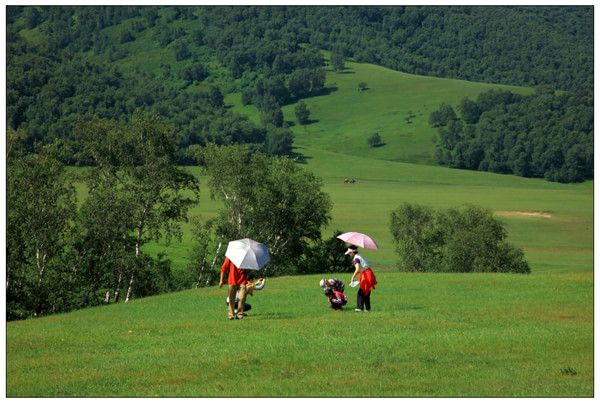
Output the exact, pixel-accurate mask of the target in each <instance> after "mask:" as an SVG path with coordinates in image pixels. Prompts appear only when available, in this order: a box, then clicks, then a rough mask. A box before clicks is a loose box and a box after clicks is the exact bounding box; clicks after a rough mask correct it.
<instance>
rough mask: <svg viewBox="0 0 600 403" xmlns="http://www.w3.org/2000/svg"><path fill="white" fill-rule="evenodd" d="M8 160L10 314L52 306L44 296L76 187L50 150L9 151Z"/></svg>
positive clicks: (37, 311)
mask: <svg viewBox="0 0 600 403" xmlns="http://www.w3.org/2000/svg"><path fill="white" fill-rule="evenodd" d="M7 161H8V163H7V181H6V182H7V197H6V200H7V214H6V216H7V231H6V233H7V237H6V239H7V264H6V292H7V314H8V317H9V318H10V319H14V318H19V317H27V316H30V315H36V316H37V315H41V314H44V313H46V312H48V311H49V310H54V309H53V308H52V307H51V306H50V304H49V299H48V295H49V294H51V293H52V292H53V288H61V287H65V286H66V284H64V283H58V284H52V283H51V282H50V280H49V278H50V277H51V276H52V274H53V273H51V271H53V270H60V269H59V265H58V264H57V260H58V259H60V258H61V256H62V254H63V249H64V246H65V243H66V238H67V231H68V230H69V228H70V224H71V221H72V218H73V215H74V213H75V191H74V188H73V187H72V186H71V185H69V184H68V183H67V180H66V175H65V171H64V167H63V165H62V164H61V163H60V162H59V161H57V160H55V159H54V158H53V157H52V156H51V155H50V154H49V153H46V152H44V151H41V152H39V153H36V154H28V155H25V154H16V155H10V156H9V158H8V160H7Z"/></svg>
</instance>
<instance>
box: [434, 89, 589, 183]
mask: <svg viewBox="0 0 600 403" xmlns="http://www.w3.org/2000/svg"><path fill="white" fill-rule="evenodd" d="M458 109H459V114H458V115H457V114H456V112H455V111H454V109H453V108H452V107H451V106H449V105H442V106H441V107H440V108H439V109H438V110H436V111H434V112H433V113H432V114H431V116H430V124H431V125H432V126H434V127H439V135H440V142H439V144H438V145H437V150H436V158H437V160H438V162H439V163H440V164H443V165H448V166H451V167H454V168H465V169H475V170H480V171H490V172H498V173H513V174H516V175H519V176H525V177H541V178H545V179H547V180H551V181H555V182H580V181H583V180H585V179H591V178H593V177H594V152H593V150H594V102H593V99H592V96H591V94H590V93H588V92H571V93H563V94H556V93H555V92H554V91H552V90H551V89H548V88H543V87H539V88H538V90H537V91H536V93H535V94H533V95H530V96H523V95H517V94H513V93H511V92H508V91H494V90H492V91H489V92H486V93H483V94H481V95H479V97H478V98H477V100H470V99H468V98H465V99H463V100H462V102H461V103H460V105H459V106H458Z"/></svg>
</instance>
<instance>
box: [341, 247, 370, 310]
mask: <svg viewBox="0 0 600 403" xmlns="http://www.w3.org/2000/svg"><path fill="white" fill-rule="evenodd" d="M345 255H350V257H352V265H353V266H354V274H352V278H351V279H350V283H352V282H353V281H354V278H355V277H356V275H357V274H358V285H359V288H358V295H357V297H356V309H355V311H356V312H363V308H364V312H369V311H370V310H371V291H372V290H373V289H375V285H376V284H377V279H376V278H375V274H374V273H373V270H371V268H370V267H369V264H368V263H367V260H366V259H365V258H364V257H362V256H361V255H359V254H358V248H357V247H356V246H354V245H353V246H350V247H349V248H348V250H347V251H346V253H345Z"/></svg>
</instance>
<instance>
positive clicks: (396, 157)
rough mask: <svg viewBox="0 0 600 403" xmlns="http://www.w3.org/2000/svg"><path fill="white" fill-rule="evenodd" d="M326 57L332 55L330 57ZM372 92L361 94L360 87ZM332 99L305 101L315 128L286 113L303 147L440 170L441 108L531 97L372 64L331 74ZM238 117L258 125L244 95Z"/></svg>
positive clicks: (289, 109) (290, 108)
mask: <svg viewBox="0 0 600 403" xmlns="http://www.w3.org/2000/svg"><path fill="white" fill-rule="evenodd" d="M325 54H326V57H329V54H328V53H327V52H326V53H325ZM360 82H365V83H367V85H368V89H367V90H365V91H358V83H360ZM326 87H327V88H328V90H329V91H330V93H329V94H328V95H323V96H318V97H313V98H309V99H305V100H304V102H305V103H306V105H307V106H308V109H309V110H310V112H311V114H310V120H311V121H312V123H310V124H308V125H305V126H301V125H298V122H297V120H296V117H295V115H294V106H295V104H293V105H287V106H285V107H284V108H283V112H284V117H285V120H286V121H288V122H290V123H292V124H294V126H293V127H292V130H293V131H294V133H295V135H296V140H295V144H296V145H297V146H298V147H308V148H318V149H320V150H327V151H334V152H339V153H343V154H348V155H360V156H365V157H369V158H376V159H384V160H391V161H403V162H415V163H425V164H435V161H434V150H435V142H436V141H437V130H436V129H434V128H432V127H431V126H430V125H429V123H428V121H429V115H430V114H431V112H432V111H434V110H436V109H437V108H439V106H440V104H442V103H447V104H450V105H452V106H454V107H456V105H458V103H459V102H460V100H461V99H463V98H465V97H469V98H471V99H473V98H476V97H477V95H479V94H480V93H482V92H485V91H488V90H490V89H503V90H510V91H512V92H515V93H520V94H528V93H531V92H532V91H533V90H532V89H530V88H524V87H513V86H504V85H494V84H486V83H475V82H469V81H463V80H451V79H443V78H435V77H424V76H416V75H412V74H405V73H401V72H398V71H394V70H390V69H387V68H385V67H381V66H376V65H373V64H368V63H353V62H347V63H346V69H345V71H343V72H341V73H336V72H334V71H333V70H332V69H328V70H327V82H326ZM226 101H227V102H230V103H231V104H232V105H234V108H235V110H236V111H238V112H240V113H243V114H246V115H247V116H250V117H252V118H253V119H255V121H257V122H258V121H259V116H258V111H257V110H256V108H254V107H253V106H248V107H243V106H242V105H241V102H240V97H239V94H232V95H230V96H229V97H227V98H226ZM375 132H378V133H379V134H380V135H381V137H382V140H383V142H384V143H385V145H383V146H381V147H375V148H371V147H369V146H368V145H367V139H368V138H369V137H370V136H371V135H372V134H373V133H375Z"/></svg>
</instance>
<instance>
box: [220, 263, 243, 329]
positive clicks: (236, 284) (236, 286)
mask: <svg viewBox="0 0 600 403" xmlns="http://www.w3.org/2000/svg"><path fill="white" fill-rule="evenodd" d="M226 273H227V274H228V276H227V286H228V289H229V290H228V296H229V305H228V308H227V319H230V320H231V319H235V318H237V319H244V304H245V303H246V283H247V282H248V274H247V273H246V270H243V269H238V268H237V266H236V265H235V264H233V262H232V261H231V260H229V258H228V257H226V258H225V261H224V262H223V265H222V266H221V278H220V280H219V288H221V287H223V277H224V276H225V274H226ZM236 295H237V301H238V306H237V312H236V310H235V306H234V305H235V301H236Z"/></svg>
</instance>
